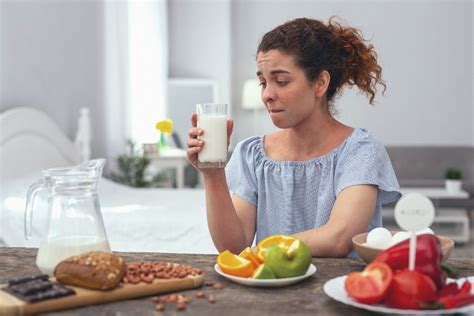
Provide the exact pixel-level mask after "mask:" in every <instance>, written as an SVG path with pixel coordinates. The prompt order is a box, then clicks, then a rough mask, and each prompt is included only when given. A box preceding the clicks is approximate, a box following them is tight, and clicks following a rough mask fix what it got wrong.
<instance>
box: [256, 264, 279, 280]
mask: <svg viewBox="0 0 474 316" xmlns="http://www.w3.org/2000/svg"><path fill="white" fill-rule="evenodd" d="M252 278H254V279H275V278H276V276H275V274H274V273H273V272H272V270H270V268H269V267H268V266H267V265H266V264H265V263H262V264H261V265H259V266H258V268H257V269H256V270H255V271H254V272H253V274H252Z"/></svg>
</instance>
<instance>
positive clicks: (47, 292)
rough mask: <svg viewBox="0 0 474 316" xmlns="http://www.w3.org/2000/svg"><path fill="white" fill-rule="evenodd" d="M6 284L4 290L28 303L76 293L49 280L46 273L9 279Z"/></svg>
mask: <svg viewBox="0 0 474 316" xmlns="http://www.w3.org/2000/svg"><path fill="white" fill-rule="evenodd" d="M45 277H46V278H45ZM8 284H9V285H8V286H7V287H5V288H3V290H4V291H6V292H8V293H10V294H12V295H14V296H16V297H18V298H19V299H21V300H23V301H25V302H28V303H34V302H39V301H43V300H47V299H52V298H57V297H62V296H68V295H73V294H76V292H75V291H74V290H73V289H70V288H67V287H65V286H63V285H61V284H58V283H53V282H51V281H49V280H48V276H47V275H38V276H33V277H26V278H21V279H15V280H10V281H8Z"/></svg>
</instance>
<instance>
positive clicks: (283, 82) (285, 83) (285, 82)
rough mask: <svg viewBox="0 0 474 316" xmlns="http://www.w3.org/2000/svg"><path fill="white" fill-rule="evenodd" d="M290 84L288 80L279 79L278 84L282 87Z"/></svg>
mask: <svg viewBox="0 0 474 316" xmlns="http://www.w3.org/2000/svg"><path fill="white" fill-rule="evenodd" d="M287 84H288V81H277V85H279V86H280V87H283V86H286V85H287Z"/></svg>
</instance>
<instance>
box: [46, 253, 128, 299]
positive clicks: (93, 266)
mask: <svg viewBox="0 0 474 316" xmlns="http://www.w3.org/2000/svg"><path fill="white" fill-rule="evenodd" d="M126 267H127V266H126V264H125V261H124V260H123V258H122V257H120V256H119V255H116V254H112V253H107V252H100V251H92V252H87V253H83V254H81V255H78V256H72V257H69V258H67V259H65V260H63V261H61V262H60V263H58V265H57V266H56V268H55V269H54V276H55V277H56V279H57V281H58V282H60V283H64V284H70V285H77V286H80V287H85V288H89V289H96V290H110V289H113V288H114V287H115V286H117V284H118V283H119V282H120V280H122V278H123V276H124V274H125V271H126Z"/></svg>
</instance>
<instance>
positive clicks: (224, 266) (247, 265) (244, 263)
mask: <svg viewBox="0 0 474 316" xmlns="http://www.w3.org/2000/svg"><path fill="white" fill-rule="evenodd" d="M216 262H217V264H218V265H219V267H220V268H221V270H222V271H224V272H225V273H227V274H231V275H235V276H239V277H243V278H248V277H250V276H252V272H253V265H252V262H251V261H250V260H247V259H245V258H242V257H239V256H236V255H234V254H233V253H232V252H230V251H229V250H225V251H223V252H221V253H220V255H219V256H217V260H216Z"/></svg>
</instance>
